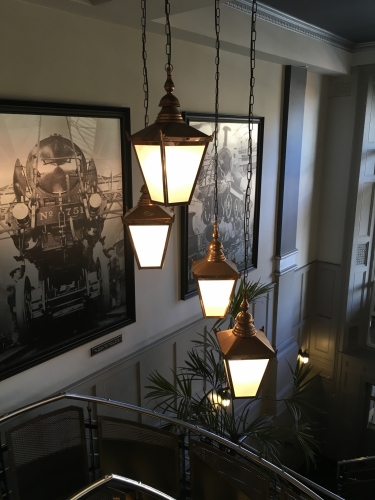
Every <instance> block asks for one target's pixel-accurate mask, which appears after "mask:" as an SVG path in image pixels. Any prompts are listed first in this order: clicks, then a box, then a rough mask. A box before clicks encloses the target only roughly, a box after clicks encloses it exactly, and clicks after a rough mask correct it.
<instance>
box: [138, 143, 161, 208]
mask: <svg viewBox="0 0 375 500" xmlns="http://www.w3.org/2000/svg"><path fill="white" fill-rule="evenodd" d="M134 147H135V150H136V153H137V156H138V160H139V164H140V166H141V169H142V173H143V177H144V179H145V182H146V184H147V188H148V191H149V193H150V197H151V199H152V200H153V201H156V202H158V203H162V202H163V200H164V191H163V171H162V163H161V152H160V146H152V145H148V144H145V145H143V144H135V145H134Z"/></svg>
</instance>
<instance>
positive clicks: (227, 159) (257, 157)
mask: <svg viewBox="0 0 375 500" xmlns="http://www.w3.org/2000/svg"><path fill="white" fill-rule="evenodd" d="M184 118H185V120H186V121H187V123H189V125H191V126H192V127H195V128H197V129H199V130H201V131H202V132H204V133H206V134H209V135H211V134H212V133H213V131H214V128H215V117H214V115H210V114H201V113H190V112H186V113H184ZM263 129H264V118H254V119H253V132H252V138H253V158H252V168H253V175H252V180H251V192H250V245H249V255H248V263H249V265H248V269H251V268H255V267H256V266H257V257H258V233H259V213H260V190H261V174H262V151H263ZM248 139H249V132H248V119H247V117H246V116H238V115H221V116H220V117H219V132H218V170H217V182H218V223H219V238H220V241H221V243H222V244H223V247H224V253H225V256H226V258H227V259H230V260H233V259H235V261H236V264H237V268H238V270H239V271H243V270H244V261H245V249H244V224H243V223H244V208H245V191H246V186H247V165H248ZM214 174H215V162H214V143H211V145H210V146H209V147H208V150H207V153H206V157H205V159H204V161H203V167H202V170H201V172H200V175H199V178H198V181H197V185H196V188H195V192H194V195H193V198H192V201H191V204H190V205H189V206H188V207H181V299H182V300H186V299H188V298H190V297H193V296H195V295H197V293H198V292H197V289H196V286H195V282H194V279H193V275H192V271H191V260H198V259H201V258H203V257H204V256H205V255H206V251H207V245H208V244H209V243H210V241H211V240H212V233H213V216H214Z"/></svg>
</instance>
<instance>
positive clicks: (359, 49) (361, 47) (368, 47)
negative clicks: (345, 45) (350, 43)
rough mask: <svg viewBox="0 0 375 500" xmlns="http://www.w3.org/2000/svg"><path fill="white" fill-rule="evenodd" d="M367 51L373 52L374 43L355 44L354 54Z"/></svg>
mask: <svg viewBox="0 0 375 500" xmlns="http://www.w3.org/2000/svg"><path fill="white" fill-rule="evenodd" d="M367 50H375V42H366V43H356V45H355V47H354V52H366V51H367Z"/></svg>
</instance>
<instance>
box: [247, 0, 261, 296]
mask: <svg viewBox="0 0 375 500" xmlns="http://www.w3.org/2000/svg"><path fill="white" fill-rule="evenodd" d="M257 8H258V6H257V0H253V2H252V8H251V36H250V96H249V114H248V133H249V139H248V147H247V153H248V157H249V160H248V164H247V186H246V194H245V217H244V237H245V248H244V250H245V259H244V260H245V262H244V265H245V269H244V284H245V285H246V284H247V278H248V273H249V272H248V258H249V244H250V211H251V180H252V177H253V127H254V124H253V118H254V86H255V77H254V69H255V41H256V14H257ZM244 293H246V286H244Z"/></svg>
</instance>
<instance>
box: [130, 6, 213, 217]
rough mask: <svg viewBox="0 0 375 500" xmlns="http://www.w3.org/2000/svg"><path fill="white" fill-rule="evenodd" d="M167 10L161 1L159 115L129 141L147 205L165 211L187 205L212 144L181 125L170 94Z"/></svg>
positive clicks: (199, 133) (184, 124)
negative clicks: (164, 56)
mask: <svg viewBox="0 0 375 500" xmlns="http://www.w3.org/2000/svg"><path fill="white" fill-rule="evenodd" d="M169 10H170V7H169V2H168V0H165V14H166V26H165V31H166V34H167V44H166V53H167V57H168V62H167V64H166V72H167V80H166V82H165V85H164V89H165V91H166V94H165V96H164V97H163V98H162V99H161V101H160V104H159V106H160V107H161V111H160V113H159V115H158V117H157V119H156V122H155V123H153V124H152V125H150V126H148V127H146V128H144V129H142V130H140V131H139V132H136V133H135V134H133V135H132V136H131V138H130V140H131V143H132V144H133V147H134V151H135V154H136V156H137V159H138V162H139V165H140V168H141V172H142V176H143V179H144V181H145V184H146V185H147V188H148V190H149V193H150V197H151V201H152V202H153V203H159V204H161V205H164V206H166V207H167V206H173V205H188V204H189V203H190V201H191V198H192V196H193V192H194V189H195V185H196V183H197V180H198V176H199V172H200V169H201V167H202V164H203V159H204V156H205V154H206V150H207V147H208V143H209V142H210V141H212V136H208V135H206V134H204V133H202V132H200V131H199V130H197V129H195V128H194V127H190V126H189V125H187V124H186V123H185V122H184V120H183V118H182V115H181V113H180V111H179V110H178V108H179V106H180V103H179V100H178V99H177V97H176V96H174V95H173V94H172V92H173V90H174V88H175V86H174V83H173V80H172V71H173V66H172V64H171V27H170V23H169Z"/></svg>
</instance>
